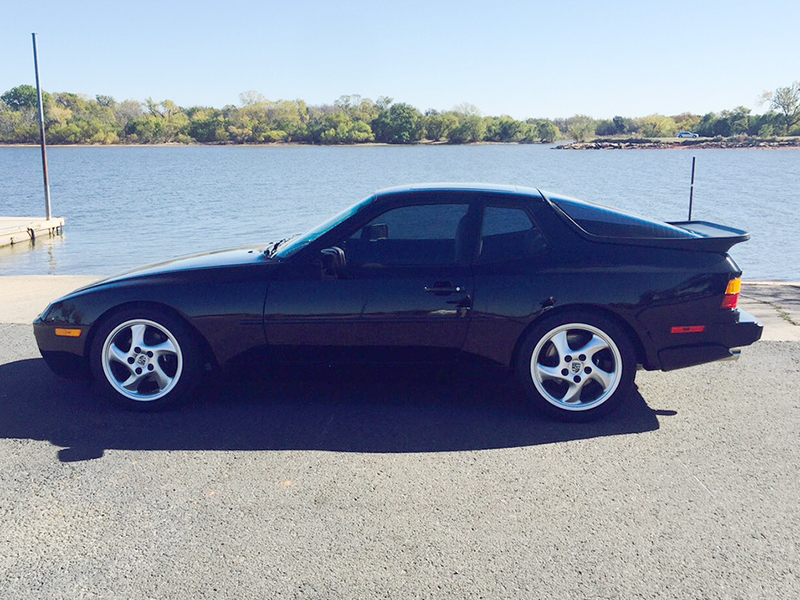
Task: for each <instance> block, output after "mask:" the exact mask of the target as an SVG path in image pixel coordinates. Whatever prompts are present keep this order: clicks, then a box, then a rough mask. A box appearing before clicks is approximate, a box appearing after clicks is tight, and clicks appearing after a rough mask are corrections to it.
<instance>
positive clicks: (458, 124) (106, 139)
mask: <svg viewBox="0 0 800 600" xmlns="http://www.w3.org/2000/svg"><path fill="white" fill-rule="evenodd" d="M763 101H764V102H765V103H768V104H769V110H768V111H767V112H766V113H764V114H762V115H754V114H752V113H751V111H750V109H748V108H745V107H742V106H739V107H737V108H734V109H732V110H723V111H722V112H720V113H713V112H712V113H708V114H706V115H702V116H700V115H694V114H691V113H683V114H680V115H676V116H664V115H657V114H655V115H650V116H647V117H641V118H627V117H622V116H616V117H614V118H613V119H608V120H596V119H593V118H591V117H588V116H586V115H574V116H572V117H569V118H564V119H526V120H524V121H521V120H517V119H513V118H511V117H509V116H506V115H503V116H499V117H493V116H483V115H482V114H481V113H480V111H479V110H478V109H477V108H476V107H475V106H472V105H470V104H462V105H459V106H457V107H455V108H454V109H452V110H448V111H438V110H433V109H431V110H427V111H425V112H424V113H423V112H421V111H420V110H419V109H417V108H415V107H413V106H411V105H410V104H407V103H404V102H395V101H394V100H393V99H391V98H387V97H380V98H378V99H377V100H376V101H373V100H371V99H369V98H362V97H361V96H357V95H352V96H341V97H340V98H339V99H338V100H336V101H335V102H334V103H333V104H323V105H314V106H309V105H307V104H306V103H305V102H304V101H303V100H278V101H271V100H268V99H266V98H265V97H264V96H262V95H261V94H258V93H256V92H245V93H243V94H241V95H240V104H239V106H234V105H227V106H224V107H222V108H219V109H218V108H213V107H203V106H192V107H189V108H185V107H180V106H178V105H177V104H175V103H174V102H172V101H170V100H164V101H161V102H156V101H154V100H152V99H150V98H148V99H147V100H145V101H144V102H138V101H136V100H125V101H122V102H117V101H116V100H115V99H114V98H112V97H111V96H104V95H98V96H95V97H94V98H90V97H88V96H85V95H81V94H73V93H66V92H61V93H47V92H45V93H44V94H43V103H44V107H45V132H46V136H47V140H48V142H49V143H53V144H156V143H184V144H189V143H203V144H264V143H276V142H295V143H306V144H359V143H368V142H378V143H388V144H414V143H420V142H423V141H427V142H440V143H450V144H468V143H475V142H505V143H550V142H553V141H555V140H557V139H576V140H579V141H583V140H586V139H588V138H589V137H593V136H623V135H624V136H633V137H647V138H652V137H670V136H674V135H676V134H677V133H678V132H680V131H690V132H693V133H697V134H698V135H701V136H708V137H717V136H722V137H729V136H735V135H748V136H760V137H771V136H775V135H800V82H795V83H794V84H793V85H792V86H789V87H787V88H778V89H777V90H776V91H775V92H767V93H765V94H764V95H763ZM38 141H39V121H38V102H37V93H36V88H34V87H33V86H30V85H20V86H17V87H15V88H12V89H11V90H8V91H7V92H5V93H4V94H2V95H0V143H12V144H13V143H27V144H32V143H38Z"/></svg>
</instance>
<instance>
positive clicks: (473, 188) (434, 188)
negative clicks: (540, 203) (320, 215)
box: [375, 182, 542, 198]
mask: <svg viewBox="0 0 800 600" xmlns="http://www.w3.org/2000/svg"><path fill="white" fill-rule="evenodd" d="M444 191H447V192H485V193H494V194H516V195H519V196H532V197H535V198H541V197H542V194H541V193H540V192H539V190H537V189H536V188H532V187H523V186H516V185H502V184H495V183H446V182H442V183H411V184H407V185H398V186H394V187H388V188H383V189H380V190H378V191H377V192H375V196H376V197H381V198H383V197H386V196H393V195H395V194H407V193H411V192H444Z"/></svg>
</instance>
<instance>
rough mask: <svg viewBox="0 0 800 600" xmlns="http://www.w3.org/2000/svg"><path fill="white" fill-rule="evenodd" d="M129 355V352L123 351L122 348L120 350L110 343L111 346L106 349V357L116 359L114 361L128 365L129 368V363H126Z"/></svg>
mask: <svg viewBox="0 0 800 600" xmlns="http://www.w3.org/2000/svg"><path fill="white" fill-rule="evenodd" d="M130 355H131V353H130V352H123V351H122V350H120V349H119V348H117V347H116V346H114V345H113V344H112V345H111V347H110V348H109V349H108V354H107V357H108V358H109V359H110V360H113V361H116V362H118V363H120V364H122V365H125V366H126V367H128V368H129V369H130V365H129V364H128V357H129V356H130Z"/></svg>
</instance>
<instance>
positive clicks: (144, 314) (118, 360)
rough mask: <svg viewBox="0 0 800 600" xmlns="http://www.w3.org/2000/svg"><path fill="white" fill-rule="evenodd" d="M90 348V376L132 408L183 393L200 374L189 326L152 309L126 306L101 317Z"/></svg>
mask: <svg viewBox="0 0 800 600" xmlns="http://www.w3.org/2000/svg"><path fill="white" fill-rule="evenodd" d="M91 352H92V356H91V363H92V370H93V372H94V375H95V378H96V379H97V380H98V381H99V382H100V385H101V386H102V387H103V388H104V390H105V391H106V392H107V394H108V395H109V396H110V397H111V398H112V399H114V400H116V401H118V402H120V403H122V404H123V405H125V406H127V407H128V408H133V409H137V410H151V409H155V408H159V407H161V406H163V405H165V404H173V403H176V402H178V401H180V400H183V399H185V398H186V397H187V396H188V394H189V393H190V392H191V391H192V390H193V389H194V387H195V386H196V385H197V384H198V380H199V378H200V376H201V374H202V369H201V364H202V361H201V357H200V346H199V344H198V343H197V342H196V338H195V335H193V332H192V331H191V330H189V328H188V327H186V325H184V324H183V322H181V321H180V320H179V319H177V318H175V317H173V316H171V315H169V314H167V313H164V312H161V311H157V310H155V309H128V310H125V311H123V312H120V313H117V314H116V315H114V316H112V317H111V318H110V319H108V320H106V321H105V322H104V323H103V324H102V325H101V326H100V329H99V330H98V332H97V335H96V336H95V338H94V343H93V345H92V350H91Z"/></svg>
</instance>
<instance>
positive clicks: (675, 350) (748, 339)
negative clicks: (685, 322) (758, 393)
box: [658, 311, 764, 371]
mask: <svg viewBox="0 0 800 600" xmlns="http://www.w3.org/2000/svg"><path fill="white" fill-rule="evenodd" d="M763 331H764V325H763V324H762V323H761V321H759V320H758V319H756V318H755V317H754V316H753V315H751V314H750V313H747V312H744V311H739V319H738V321H737V322H734V323H725V324H716V325H711V326H709V328H708V330H707V332H706V334H705V335H704V339H703V340H702V341H698V342H697V343H687V344H683V345H680V346H673V347H670V348H664V349H663V350H661V351H660V352H659V353H658V358H659V361H660V362H661V370H662V371H673V370H675V369H682V368H684V367H691V366H694V365H701V364H703V363H707V362H713V361H716V360H726V359H735V358H738V356H739V349H738V348H739V347H741V346H749V345H750V344H752V343H754V342H757V341H758V340H759V339H761V334H762V333H763ZM687 341H688V340H687Z"/></svg>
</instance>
